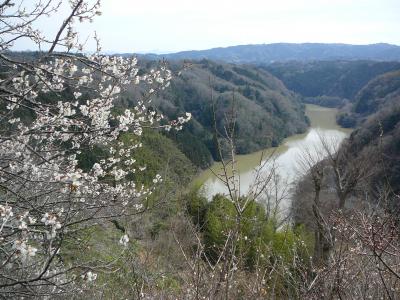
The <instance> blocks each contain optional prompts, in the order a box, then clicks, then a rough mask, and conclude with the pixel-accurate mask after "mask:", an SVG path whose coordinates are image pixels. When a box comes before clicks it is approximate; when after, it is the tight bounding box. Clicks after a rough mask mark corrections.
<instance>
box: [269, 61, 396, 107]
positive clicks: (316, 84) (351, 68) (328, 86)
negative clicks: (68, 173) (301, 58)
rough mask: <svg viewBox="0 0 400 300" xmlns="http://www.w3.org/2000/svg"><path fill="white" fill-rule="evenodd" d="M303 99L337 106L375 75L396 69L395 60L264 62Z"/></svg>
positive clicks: (353, 96)
mask: <svg viewBox="0 0 400 300" xmlns="http://www.w3.org/2000/svg"><path fill="white" fill-rule="evenodd" d="M264 68H265V69H266V70H268V71H269V72H271V73H272V74H273V75H274V76H276V77H278V78H279V79H280V80H282V81H283V83H284V84H285V85H286V86H287V87H288V88H289V89H290V90H293V91H295V92H296V93H299V94H300V95H302V96H303V97H304V101H305V102H309V103H314V104H320V105H324V106H330V107H340V106H342V105H344V104H346V103H347V102H348V101H350V102H352V101H354V99H355V97H356V95H357V93H358V92H359V91H360V90H361V89H362V88H363V87H364V86H365V85H366V84H367V83H368V82H369V81H370V80H372V79H373V78H375V77H376V76H378V75H381V74H384V73H387V72H390V71H394V70H399V69H400V63H398V62H376V61H313V62H287V63H274V64H270V65H265V66H264Z"/></svg>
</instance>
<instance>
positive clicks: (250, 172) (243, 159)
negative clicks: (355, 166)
mask: <svg viewBox="0 0 400 300" xmlns="http://www.w3.org/2000/svg"><path fill="white" fill-rule="evenodd" d="M336 114H337V110H336V109H333V108H325V107H320V106H316V105H311V104H309V105H306V115H307V116H308V117H309V118H310V121H311V124H310V125H311V126H310V128H309V129H308V131H307V132H306V133H303V134H297V135H293V136H291V137H288V138H286V139H285V140H284V141H283V142H282V144H281V145H280V146H279V147H274V148H269V149H265V150H263V151H258V152H255V153H251V154H247V155H237V156H236V159H237V166H236V168H237V170H238V172H239V174H240V193H241V194H245V193H246V192H248V190H249V187H250V186H251V184H252V183H253V182H254V176H255V173H256V170H257V169H259V168H260V165H262V163H261V164H260V161H265V160H263V159H261V158H262V157H269V156H271V155H273V156H274V158H275V165H276V167H277V172H278V174H279V175H280V177H281V178H282V179H283V180H284V181H285V186H289V185H290V183H293V181H295V180H296V176H297V175H298V174H299V172H298V169H299V168H298V167H297V162H298V159H299V156H300V155H301V151H302V149H304V147H309V148H310V147H312V146H313V145H315V144H318V142H319V140H320V138H319V137H320V136H321V135H322V136H324V137H326V138H328V139H331V140H334V141H335V142H336V143H340V142H341V141H342V140H343V139H344V138H346V137H347V136H348V135H349V133H350V132H351V130H349V129H345V128H341V127H340V126H338V125H337V124H336ZM310 149H311V148H310ZM263 168H264V169H265V170H263V172H264V173H266V174H267V173H268V170H269V169H270V168H271V164H270V163H268V164H266V165H265V166H264V167H263ZM210 169H211V170H212V171H211V170H206V171H204V172H202V173H201V174H200V175H199V176H198V177H197V178H196V179H195V183H197V184H203V189H204V194H205V195H206V196H207V198H208V199H211V198H212V196H213V195H215V194H217V193H223V194H226V193H227V189H226V187H225V185H224V184H223V183H222V182H221V181H220V180H219V179H218V178H216V176H215V175H214V174H213V172H214V173H217V174H218V173H220V172H221V164H220V163H214V164H213V165H212V166H211V168H210ZM289 201H290V200H286V202H287V203H286V205H283V206H285V207H288V204H289V203H288V202H289Z"/></svg>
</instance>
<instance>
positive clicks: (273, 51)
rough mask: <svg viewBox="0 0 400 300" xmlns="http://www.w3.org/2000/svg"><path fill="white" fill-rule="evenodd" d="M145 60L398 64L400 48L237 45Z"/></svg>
mask: <svg viewBox="0 0 400 300" xmlns="http://www.w3.org/2000/svg"><path fill="white" fill-rule="evenodd" d="M145 57H147V58H151V59H159V58H166V59H168V60H181V59H192V60H201V59H211V60H218V61H225V62H230V63H253V64H259V63H272V62H285V61H293V60H296V61H313V60H378V61H392V60H400V47H399V46H396V45H390V44H383V43H381V44H371V45H349V44H321V43H303V44H291V43H275V44H258V45H240V46H231V47H226V48H213V49H208V50H197V51H182V52H177V53H170V54H162V55H155V54H148V55H145Z"/></svg>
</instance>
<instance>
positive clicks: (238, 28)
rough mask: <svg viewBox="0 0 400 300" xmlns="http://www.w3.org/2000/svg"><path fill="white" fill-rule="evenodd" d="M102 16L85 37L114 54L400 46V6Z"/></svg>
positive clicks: (246, 4)
mask: <svg viewBox="0 0 400 300" xmlns="http://www.w3.org/2000/svg"><path fill="white" fill-rule="evenodd" d="M102 13H103V15H102V16H100V17H97V19H95V21H94V22H93V23H91V24H88V25H84V26H83V27H82V28H81V32H82V33H83V35H89V34H90V33H91V32H92V31H93V30H96V31H97V33H98V35H99V36H100V38H101V41H102V46H103V50H104V51H113V52H150V51H152V52H155V51H156V52H161V53H165V52H172V51H173V52H175V51H181V50H192V49H208V48H212V47H220V46H221V47H225V46H232V45H239V44H262V43H276V42H290V43H303V42H321V43H336V42H340V43H350V44H371V43H379V42H384V43H391V44H397V45H400V30H399V29H400V0H242V1H235V0H197V1H191V0H168V1H166V0H142V1H136V0H102ZM51 22H54V21H51ZM56 22H58V23H60V22H62V19H58V20H56ZM41 26H42V27H43V28H44V30H45V31H46V30H47V31H49V32H50V31H51V28H50V27H53V26H49V21H47V22H46V23H43V24H41ZM18 47H19V48H20V49H21V50H25V49H22V48H24V47H25V48H26V47H28V46H27V45H19V46H18Z"/></svg>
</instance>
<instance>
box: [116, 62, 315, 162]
mask: <svg viewBox="0 0 400 300" xmlns="http://www.w3.org/2000/svg"><path fill="white" fill-rule="evenodd" d="M152 65H153V66H154V65H155V62H151V61H150V62H148V63H147V66H144V67H147V68H149V67H150V66H152ZM180 68H182V64H172V65H171V69H172V70H180ZM135 95H137V91H135V90H132V91H131V92H128V93H126V94H125V96H124V97H123V100H122V103H121V105H123V106H128V107H129V106H130V105H132V99H135ZM300 100H301V99H300V97H299V96H298V95H297V94H296V93H294V92H291V91H289V90H288V89H287V88H286V87H285V86H284V84H283V83H282V82H281V81H280V80H279V79H277V78H276V77H274V76H273V75H271V74H270V73H268V72H267V71H265V70H262V69H259V68H256V67H254V66H246V65H230V64H222V63H215V62H212V61H208V60H202V61H200V62H190V64H189V66H188V67H186V69H184V70H183V71H182V74H181V75H180V76H177V77H176V78H175V79H174V81H173V82H172V83H171V86H170V88H168V89H167V90H166V91H163V92H162V93H160V94H159V95H158V97H156V98H155V99H154V100H153V105H154V107H155V108H156V109H158V110H159V111H161V112H162V113H163V114H165V115H166V116H168V118H170V119H174V118H176V116H178V115H179V114H182V113H184V112H186V111H188V112H190V113H191V114H192V116H193V121H192V122H190V123H189V124H188V125H187V126H186V127H185V128H184V129H183V130H182V132H179V133H173V132H172V133H170V134H169V135H168V137H169V138H172V139H173V140H175V141H176V142H177V144H178V146H179V148H180V149H181V150H182V151H183V153H185V155H187V156H188V157H189V158H190V159H191V161H192V162H193V163H194V164H195V165H196V166H198V167H201V168H205V167H207V166H209V165H210V163H211V162H212V161H213V160H219V159H220V158H219V154H218V151H217V149H216V146H215V141H214V136H215V131H218V132H224V130H225V129H224V128H225V126H226V125H227V119H226V115H227V114H229V113H230V112H231V111H232V110H233V111H234V114H235V118H236V124H235V126H236V128H235V130H236V136H235V140H236V145H235V146H236V151H237V153H238V154H246V153H250V152H254V151H257V150H260V149H263V148H265V147H271V146H276V145H278V144H279V143H280V142H281V141H282V139H283V138H285V137H287V136H290V135H293V134H296V133H301V132H304V131H305V130H306V128H307V126H308V124H307V118H306V117H305V116H304V105H303V104H302V103H301V101H300Z"/></svg>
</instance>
